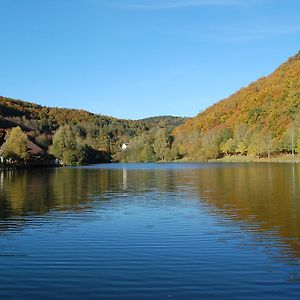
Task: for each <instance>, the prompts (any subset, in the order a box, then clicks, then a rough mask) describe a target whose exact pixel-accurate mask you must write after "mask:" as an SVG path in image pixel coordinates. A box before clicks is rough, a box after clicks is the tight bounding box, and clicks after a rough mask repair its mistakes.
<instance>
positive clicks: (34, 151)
mask: <svg viewBox="0 0 300 300" xmlns="http://www.w3.org/2000/svg"><path fill="white" fill-rule="evenodd" d="M26 145H27V149H28V152H29V153H30V154H31V155H40V154H45V151H44V150H43V149H42V148H41V147H39V146H38V145H36V144H35V143H33V142H32V141H30V140H29V139H26Z"/></svg>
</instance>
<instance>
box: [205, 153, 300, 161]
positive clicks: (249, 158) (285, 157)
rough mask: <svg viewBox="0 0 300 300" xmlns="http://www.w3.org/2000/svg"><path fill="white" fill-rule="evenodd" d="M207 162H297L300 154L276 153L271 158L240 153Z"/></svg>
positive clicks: (299, 159)
mask: <svg viewBox="0 0 300 300" xmlns="http://www.w3.org/2000/svg"><path fill="white" fill-rule="evenodd" d="M209 162H237V163H242V162H277V163H284V162H286V163H291V162H292V163H299V162H300V156H298V155H295V156H293V155H291V154H283V155H276V156H272V157H271V158H267V157H263V158H259V157H253V156H241V155H231V156H225V157H223V158H218V159H211V160H209Z"/></svg>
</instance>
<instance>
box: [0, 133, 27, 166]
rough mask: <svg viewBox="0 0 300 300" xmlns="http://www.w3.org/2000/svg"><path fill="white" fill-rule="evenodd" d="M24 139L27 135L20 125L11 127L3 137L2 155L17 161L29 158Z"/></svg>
mask: <svg viewBox="0 0 300 300" xmlns="http://www.w3.org/2000/svg"><path fill="white" fill-rule="evenodd" d="M26 139H27V136H26V134H25V133H24V132H23V131H22V129H21V128H20V127H14V128H12V129H11V130H10V131H9V132H8V133H7V135H6V137H5V141H6V142H5V143H4V144H3V156H4V157H5V158H6V159H13V160H15V161H17V162H22V161H26V160H27V159H28V158H29V153H28V151H27V145H26Z"/></svg>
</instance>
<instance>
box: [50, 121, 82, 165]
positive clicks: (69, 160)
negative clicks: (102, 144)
mask: <svg viewBox="0 0 300 300" xmlns="http://www.w3.org/2000/svg"><path fill="white" fill-rule="evenodd" d="M85 149H86V147H85V145H84V144H83V143H82V142H81V140H80V139H79V138H78V137H76V135H75V133H74V132H73V130H72V128H71V127H70V126H69V125H64V126H61V127H59V129H58V130H57V132H56V133H55V134H54V136H53V144H52V145H51V147H50V153H51V154H53V155H54V156H55V157H56V158H58V159H59V160H60V161H61V163H62V164H63V165H74V164H77V163H82V162H83V161H84V159H85Z"/></svg>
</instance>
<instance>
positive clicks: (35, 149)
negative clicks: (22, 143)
mask: <svg viewBox="0 0 300 300" xmlns="http://www.w3.org/2000/svg"><path fill="white" fill-rule="evenodd" d="M26 146H27V150H28V152H29V154H30V155H42V154H45V153H46V152H45V151H44V150H43V149H42V148H41V147H39V146H38V145H36V144H35V143H33V142H32V141H30V140H29V139H28V138H27V139H26ZM2 153H3V147H1V148H0V155H2Z"/></svg>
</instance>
